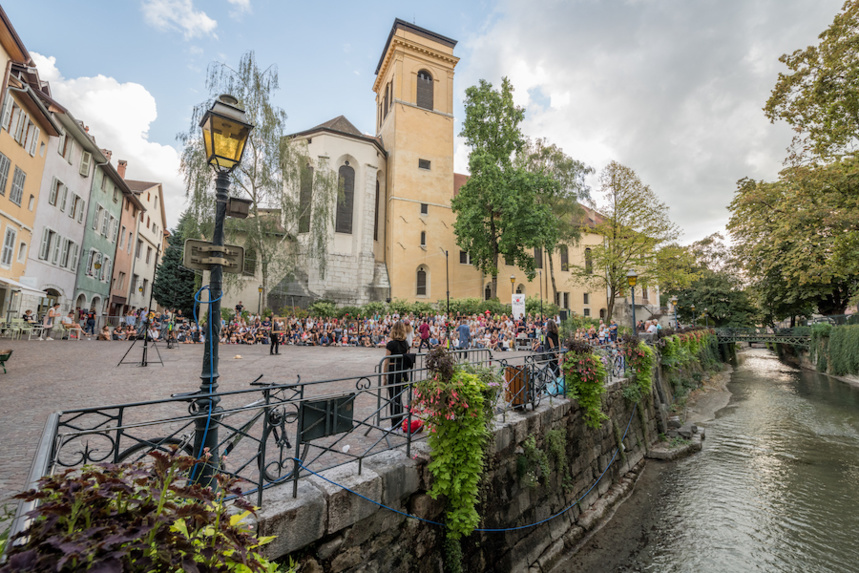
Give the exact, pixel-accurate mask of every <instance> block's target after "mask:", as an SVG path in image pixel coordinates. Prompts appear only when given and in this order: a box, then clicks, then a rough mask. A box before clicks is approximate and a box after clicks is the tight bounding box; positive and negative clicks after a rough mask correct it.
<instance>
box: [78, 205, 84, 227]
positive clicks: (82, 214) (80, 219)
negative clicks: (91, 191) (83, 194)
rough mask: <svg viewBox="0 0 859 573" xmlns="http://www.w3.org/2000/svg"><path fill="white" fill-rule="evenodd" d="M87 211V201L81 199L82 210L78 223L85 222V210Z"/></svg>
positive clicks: (79, 213)
mask: <svg viewBox="0 0 859 573" xmlns="http://www.w3.org/2000/svg"><path fill="white" fill-rule="evenodd" d="M85 211H86V201H84V200H83V199H81V203H80V211H79V212H78V223H83V222H84V212H85Z"/></svg>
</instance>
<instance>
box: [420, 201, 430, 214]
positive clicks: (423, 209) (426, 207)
mask: <svg viewBox="0 0 859 573" xmlns="http://www.w3.org/2000/svg"><path fill="white" fill-rule="evenodd" d="M421 215H429V205H427V204H426V203H421Z"/></svg>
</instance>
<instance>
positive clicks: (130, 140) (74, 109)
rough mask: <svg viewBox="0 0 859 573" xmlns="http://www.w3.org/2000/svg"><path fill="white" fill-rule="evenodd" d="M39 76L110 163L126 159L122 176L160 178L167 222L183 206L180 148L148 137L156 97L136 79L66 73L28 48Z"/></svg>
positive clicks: (175, 219) (174, 219) (176, 216)
mask: <svg viewBox="0 0 859 573" xmlns="http://www.w3.org/2000/svg"><path fill="white" fill-rule="evenodd" d="M30 54H31V55H32V56H33V60H34V61H35V63H36V67H37V68H38V69H39V76H40V77H41V79H43V80H47V81H49V82H50V84H51V93H52V95H53V96H54V99H56V100H57V101H58V102H59V103H60V104H61V105H62V106H63V107H65V108H66V109H68V110H69V111H70V112H71V114H72V115H73V116H74V117H75V118H76V119H78V120H79V121H82V122H83V123H84V125H87V126H89V128H90V131H89V133H90V135H92V136H94V137H95V138H96V143H97V144H98V146H99V147H101V148H103V149H109V150H110V151H112V152H113V156H112V158H111V163H112V164H113V165H114V167H115V166H116V165H117V161H119V160H120V159H124V160H126V161H128V171H127V173H126V177H128V178H129V179H137V180H142V181H155V182H160V183H162V184H163V186H164V210H165V214H166V215H167V226H168V228H170V227H174V226H175V225H176V224H177V223H178V220H179V215H180V214H181V212H182V210H183V209H184V203H185V192H184V184H183V182H182V178H181V176H180V174H179V152H178V151H177V150H176V149H175V148H173V147H171V146H169V145H161V144H160V143H155V142H153V141H149V126H150V125H151V124H152V122H154V121H155V119H156V118H157V117H158V111H157V106H156V102H155V98H154V97H152V94H150V93H149V92H148V91H147V90H146V88H144V87H143V86H142V85H140V84H136V83H132V82H127V83H119V82H118V81H117V80H115V79H114V78H110V77H107V76H103V75H98V76H95V77H80V78H64V77H63V75H62V73H61V72H60V70H59V69H58V68H57V66H56V63H57V60H56V58H54V57H46V56H43V55H41V54H38V53H36V52H30Z"/></svg>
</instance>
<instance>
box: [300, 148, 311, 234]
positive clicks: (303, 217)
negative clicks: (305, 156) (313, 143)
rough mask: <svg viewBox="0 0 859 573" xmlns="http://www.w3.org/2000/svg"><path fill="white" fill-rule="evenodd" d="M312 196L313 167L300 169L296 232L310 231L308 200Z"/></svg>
mask: <svg viewBox="0 0 859 573" xmlns="http://www.w3.org/2000/svg"><path fill="white" fill-rule="evenodd" d="M312 196H313V167H311V166H310V165H308V166H306V167H305V168H304V169H302V170H301V188H300V191H299V193H298V232H299V233H309V232H310V201H311V198H312Z"/></svg>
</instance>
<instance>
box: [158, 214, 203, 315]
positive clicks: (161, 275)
mask: <svg viewBox="0 0 859 573" xmlns="http://www.w3.org/2000/svg"><path fill="white" fill-rule="evenodd" d="M193 227H194V223H193V220H192V219H191V215H190V213H189V212H188V211H185V212H184V213H182V216H181V217H180V218H179V225H178V226H177V227H176V228H175V229H173V231H172V233H171V234H170V239H169V244H168V246H167V250H165V251H164V256H163V257H162V259H161V264H160V265H159V267H158V270H157V271H156V273H155V282H154V283H153V284H152V296H153V298H155V300H156V301H157V302H158V304H160V305H161V306H163V307H166V308H175V309H176V310H181V311H182V313H183V314H184V315H185V316H191V314H192V313H193V310H194V293H195V292H196V291H197V286H196V281H195V275H194V271H192V270H190V269H186V268H185V267H183V266H182V258H183V253H184V247H185V239H190V238H193V237H194V236H195V235H194V234H193ZM189 231H190V232H189Z"/></svg>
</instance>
